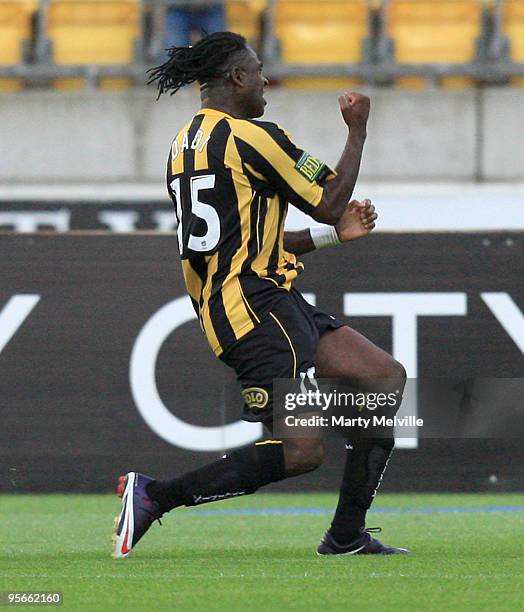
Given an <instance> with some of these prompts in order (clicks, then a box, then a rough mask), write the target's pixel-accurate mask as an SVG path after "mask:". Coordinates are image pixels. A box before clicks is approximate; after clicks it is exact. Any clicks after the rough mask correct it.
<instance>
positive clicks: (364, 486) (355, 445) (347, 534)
mask: <svg viewBox="0 0 524 612" xmlns="http://www.w3.org/2000/svg"><path fill="white" fill-rule="evenodd" d="M394 444H395V441H394V439H393V438H391V439H378V438H368V439H366V438H363V439H357V440H352V441H349V442H348V443H347V444H346V449H347V450H346V453H347V454H346V464H345V467H344V476H343V478H342V486H341V487H340V495H339V498H338V505H337V509H336V511H335V516H334V517H333V521H332V523H331V528H330V530H329V531H330V533H331V535H332V536H333V538H334V540H335V542H337V544H341V545H345V544H350V543H351V542H353V541H354V540H356V539H357V538H358V537H359V536H360V534H361V532H362V529H363V528H364V527H365V524H366V512H367V510H368V509H369V507H370V506H371V503H372V502H373V498H374V497H375V494H376V491H377V488H378V486H379V484H380V481H381V480H382V474H383V473H384V470H385V469H386V465H387V462H388V459H389V457H390V455H391V452H392V450H393V446H394Z"/></svg>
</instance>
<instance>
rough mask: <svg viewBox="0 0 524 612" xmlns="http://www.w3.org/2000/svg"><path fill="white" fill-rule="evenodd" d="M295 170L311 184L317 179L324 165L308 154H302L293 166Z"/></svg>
mask: <svg viewBox="0 0 524 612" xmlns="http://www.w3.org/2000/svg"><path fill="white" fill-rule="evenodd" d="M295 168H296V169H297V170H298V171H299V172H300V173H301V174H303V175H304V176H305V177H306V178H307V180H308V181H309V182H310V183H312V182H313V181H314V180H315V179H317V178H318V177H319V175H320V174H321V172H322V171H323V169H324V168H325V164H324V163H323V162H321V161H320V160H319V159H317V158H316V157H313V155H310V154H309V153H305V152H304V153H302V155H301V156H300V159H299V160H298V161H297V163H296V164H295Z"/></svg>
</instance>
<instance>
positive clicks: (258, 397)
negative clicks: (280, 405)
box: [242, 387, 269, 410]
mask: <svg viewBox="0 0 524 612" xmlns="http://www.w3.org/2000/svg"><path fill="white" fill-rule="evenodd" d="M242 397H243V398H244V401H245V402H246V404H247V405H248V406H249V408H251V409H252V410H253V409H255V408H256V409H257V410H262V408H265V407H266V406H267V403H268V401H269V395H268V392H267V391H266V390H265V389H261V388H260V387H248V388H247V389H243V391H242Z"/></svg>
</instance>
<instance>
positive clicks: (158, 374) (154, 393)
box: [0, 232, 524, 492]
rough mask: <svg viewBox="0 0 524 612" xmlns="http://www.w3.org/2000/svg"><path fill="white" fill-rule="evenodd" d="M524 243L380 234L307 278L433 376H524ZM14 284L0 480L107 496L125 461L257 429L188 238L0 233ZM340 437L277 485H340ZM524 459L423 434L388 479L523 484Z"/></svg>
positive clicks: (418, 486) (157, 459) (491, 446)
mask: <svg viewBox="0 0 524 612" xmlns="http://www.w3.org/2000/svg"><path fill="white" fill-rule="evenodd" d="M523 251H524V246H523V234H517V233H513V234H507V235H505V234H496V233H493V234H452V233H449V234H376V235H372V236H370V237H369V238H368V239H367V240H365V241H360V242H356V243H354V244H350V245H347V246H345V247H343V248H339V249H331V250H329V249H326V250H324V251H320V252H318V253H313V254H311V255H307V256H305V257H304V262H305V264H306V271H305V273H304V275H303V276H302V277H301V278H300V279H299V282H298V284H297V286H298V287H299V289H300V290H301V291H302V292H304V293H305V294H308V296H309V299H315V301H316V303H317V305H318V306H320V307H322V308H324V309H326V310H327V311H329V312H331V313H333V314H334V315H336V316H338V317H343V318H346V319H348V318H349V320H350V322H351V325H352V326H353V327H355V328H356V329H358V330H360V331H361V332H362V333H364V334H365V335H367V336H368V337H369V338H371V339H372V340H373V341H375V342H376V343H378V344H379V345H380V346H383V347H384V348H385V349H386V350H389V351H391V350H393V351H394V353H395V355H396V356H397V357H400V359H401V360H402V361H404V362H406V361H408V362H410V363H408V364H407V365H408V366H409V367H408V371H409V370H411V372H410V373H412V372H413V368H415V369H416V370H417V374H418V376H419V377H436V378H440V377H454V378H457V379H468V378H473V377H501V378H510V377H519V376H522V372H523V366H524V355H523V351H524V333H523V319H522V317H523V315H522V310H523V308H524V288H523V286H522V276H521V274H522V269H524V266H523V263H524V261H523ZM0 278H1V279H2V280H1V284H0V406H1V408H0V416H1V427H0V431H1V434H0V491H2V492H22V491H109V490H111V489H112V488H113V486H114V482H115V479H116V477H117V476H118V475H119V474H120V473H121V472H123V471H127V470H131V469H133V470H140V471H143V472H145V473H150V474H152V475H158V476H160V477H167V476H170V475H173V474H177V473H180V472H182V471H185V470H187V469H190V468H193V467H195V466H196V465H200V464H202V463H203V462H205V461H208V460H209V459H212V458H215V457H217V456H219V455H220V454H221V453H222V452H223V450H224V448H225V447H227V446H233V445H238V444H241V443H242V442H247V441H249V440H251V439H254V438H255V437H256V436H257V435H258V434H259V433H260V431H259V430H258V429H257V426H254V425H247V424H243V423H239V422H238V421H237V419H238V414H239V410H240V405H241V401H240V396H239V394H238V392H237V390H236V387H235V382H234V377H233V376H232V374H231V372H229V371H228V370H227V368H225V367H224V366H222V364H221V363H220V362H218V360H216V359H215V358H214V357H213V356H212V354H211V352H210V350H209V349H208V347H207V345H206V343H205V341H204V339H203V337H202V334H201V332H200V329H199V326H198V323H197V321H196V319H195V318H194V315H193V313H192V310H191V308H190V306H189V303H188V298H187V297H186V294H185V290H184V286H183V282H182V278H181V274H180V267H179V263H178V255H177V247H176V241H175V238H174V236H172V235H154V234H152V235H132V234H130V235H125V234H111V233H98V232H97V233H93V234H87V233H86V234H80V233H65V234H51V233H50V234H25V235H21V234H15V233H12V234H3V235H0ZM392 330H393V334H392ZM413 334H415V335H413ZM392 337H393V338H394V343H395V346H393V344H392ZM419 408H420V411H421V413H423V410H424V407H423V406H420V407H419ZM226 424H227V425H228V427H227V429H223V428H220V426H221V425H226ZM329 446H330V447H332V448H333V449H334V450H333V452H332V453H330V454H329V455H328V459H327V462H326V464H325V465H324V466H323V467H322V468H321V469H320V470H318V471H317V472H315V473H314V474H311V475H308V476H305V477H302V478H297V479H291V480H289V481H286V482H284V483H280V485H275V487H274V488H275V490H301V489H307V490H320V489H325V490H335V489H336V488H337V487H338V483H339V479H340V474H341V469H342V465H341V462H342V453H343V444H342V442H341V441H340V440H338V441H333V444H330V445H329ZM523 459H524V451H523V447H522V444H521V441H520V440H512V439H504V440H495V439H483V440H425V439H421V440H419V441H418V448H417V449H416V450H414V449H403V448H400V449H399V450H398V451H397V452H396V453H395V455H394V457H393V459H392V460H391V462H390V469H389V471H388V476H387V478H385V479H384V483H383V489H384V490H388V491H410V490H411V491H414V490H418V491H422V490H446V491H468V490H473V491H477V490H516V489H518V488H520V487H521V484H522V466H523V465H524V463H523Z"/></svg>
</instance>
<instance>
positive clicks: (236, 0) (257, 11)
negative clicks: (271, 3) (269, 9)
mask: <svg viewBox="0 0 524 612" xmlns="http://www.w3.org/2000/svg"><path fill="white" fill-rule="evenodd" d="M266 6H267V2H266V0H227V2H226V21H227V25H228V29H229V30H231V31H232V32H237V33H238V34H242V36H245V37H246V38H247V40H248V41H249V43H250V44H252V45H256V44H257V43H258V40H259V38H260V19H261V15H262V12H263V11H264V9H265V8H266Z"/></svg>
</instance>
